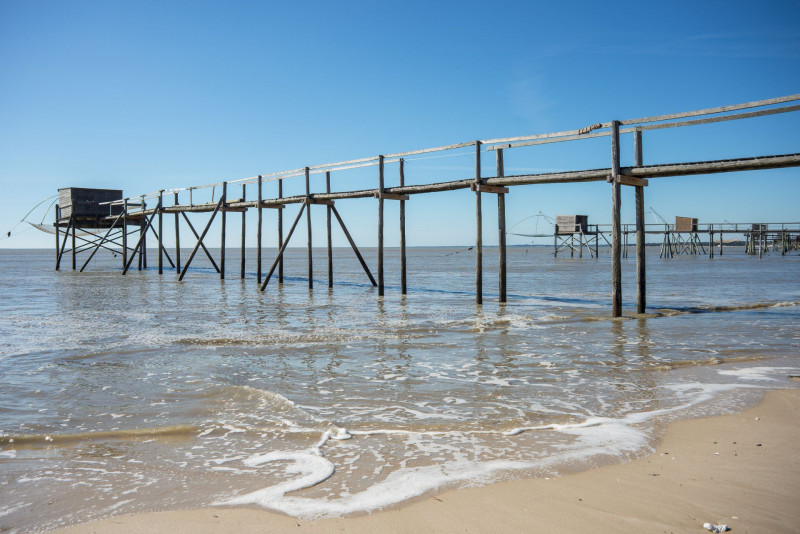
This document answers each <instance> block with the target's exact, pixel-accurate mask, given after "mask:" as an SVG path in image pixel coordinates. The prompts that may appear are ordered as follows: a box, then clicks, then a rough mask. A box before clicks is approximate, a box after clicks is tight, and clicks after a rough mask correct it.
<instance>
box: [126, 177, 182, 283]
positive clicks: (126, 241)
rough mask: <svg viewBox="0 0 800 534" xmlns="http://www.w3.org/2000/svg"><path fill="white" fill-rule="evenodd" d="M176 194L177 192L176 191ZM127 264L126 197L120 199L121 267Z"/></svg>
mask: <svg viewBox="0 0 800 534" xmlns="http://www.w3.org/2000/svg"><path fill="white" fill-rule="evenodd" d="M176 194H177V193H176ZM127 264H128V199H127V198H126V199H123V201H122V268H123V269H124V268H125V265H127Z"/></svg>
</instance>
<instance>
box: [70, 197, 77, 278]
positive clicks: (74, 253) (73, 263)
mask: <svg viewBox="0 0 800 534" xmlns="http://www.w3.org/2000/svg"><path fill="white" fill-rule="evenodd" d="M72 210H73V215H72V217H71V219H72V270H73V271H74V270H75V269H77V268H78V265H77V262H78V259H77V257H76V254H77V251H76V250H75V232H76V231H77V229H76V228H75V227H76V226H77V223H76V221H75V214H74V213H75V206H72Z"/></svg>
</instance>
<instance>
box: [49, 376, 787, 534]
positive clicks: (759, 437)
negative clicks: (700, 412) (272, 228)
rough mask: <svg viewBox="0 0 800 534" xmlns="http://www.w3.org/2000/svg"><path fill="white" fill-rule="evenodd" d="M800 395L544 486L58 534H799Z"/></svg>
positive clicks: (678, 433) (139, 518)
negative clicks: (349, 509)
mask: <svg viewBox="0 0 800 534" xmlns="http://www.w3.org/2000/svg"><path fill="white" fill-rule="evenodd" d="M798 443H800V390H780V391H773V392H769V393H768V394H767V395H766V397H765V398H764V400H763V401H762V402H761V403H760V404H759V405H758V406H756V407H754V408H751V409H749V410H747V411H745V412H744V413H741V414H735V415H725V416H718V417H712V418H706V419H695V420H689V421H680V422H677V423H674V424H672V425H670V426H669V428H668V430H667V433H666V435H665V437H664V439H663V441H662V443H661V444H660V445H659V446H658V448H657V450H656V451H655V452H654V453H653V454H651V455H650V456H648V457H646V458H642V459H640V460H635V461H632V462H628V463H624V464H618V465H611V466H606V467H601V468H598V469H594V470H590V471H584V472H581V473H576V474H570V475H566V476H563V477H558V478H551V479H526V480H514V481H508V482H502V483H498V484H494V485H491V486H485V487H479V488H468V489H462V490H455V491H445V492H442V493H440V494H437V495H436V496H433V497H429V498H427V499H425V500H423V501H419V502H414V503H411V504H407V505H405V506H402V505H401V506H399V507H396V508H391V509H388V510H384V511H381V512H377V513H373V514H370V515H363V516H358V517H350V518H337V519H326V520H321V521H314V522H306V521H300V520H297V519H294V518H291V517H287V516H284V515H280V514H276V513H271V512H267V511H262V510H256V509H225V508H213V507H209V508H205V509H200V510H186V511H177V512H158V513H147V514H136V515H131V516H121V517H113V518H109V519H105V520H103V521H98V522H92V523H86V524H83V525H78V526H74V527H70V528H67V529H62V530H59V531H57V532H62V533H73V534H77V533H95V532H116V533H134V532H135V533H141V532H153V533H155V532H158V533H161V532H163V533H169V534H179V533H184V532H185V533H216V532H237V533H239V532H244V533H247V532H253V533H255V532H259V533H261V532H270V533H282V532H293V533H302V532H354V533H362V532H363V533H371V532H548V533H570V532H579V531H581V532H593V533H620V532H630V533H634V532H635V533H640V532H659V533H660V532H706V531H705V530H704V529H703V527H702V525H703V524H704V523H712V524H720V523H724V524H727V525H728V526H729V527H730V528H731V529H732V532H733V533H734V534H737V533H747V532H752V533H756V532H758V533H763V532H770V533H773V534H777V533H784V532H785V533H790V532H791V533H793V532H797V530H798V525H800V449H799V448H798V447H799V446H798Z"/></svg>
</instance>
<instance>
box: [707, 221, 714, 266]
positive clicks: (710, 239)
mask: <svg viewBox="0 0 800 534" xmlns="http://www.w3.org/2000/svg"><path fill="white" fill-rule="evenodd" d="M708 257H709V258H710V259H713V258H714V225H713V224H709V225H708Z"/></svg>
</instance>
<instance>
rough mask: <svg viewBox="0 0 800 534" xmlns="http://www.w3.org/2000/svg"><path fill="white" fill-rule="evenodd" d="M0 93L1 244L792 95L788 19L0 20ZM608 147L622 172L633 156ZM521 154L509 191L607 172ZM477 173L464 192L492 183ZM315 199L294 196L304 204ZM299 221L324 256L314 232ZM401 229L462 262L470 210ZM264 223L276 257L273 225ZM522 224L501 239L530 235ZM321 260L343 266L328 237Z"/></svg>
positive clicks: (40, 243)
mask: <svg viewBox="0 0 800 534" xmlns="http://www.w3.org/2000/svg"><path fill="white" fill-rule="evenodd" d="M0 80H2V83H0V117H1V118H2V120H0V183H2V186H3V191H4V192H3V195H2V197H0V230H2V233H3V234H5V232H6V231H8V230H10V229H11V228H12V227H14V225H15V224H16V223H17V222H18V221H19V220H20V219H22V217H23V216H24V215H25V213H26V212H27V211H28V210H29V209H30V208H32V207H33V206H34V205H35V204H36V203H37V202H39V201H41V200H43V199H45V198H47V197H49V196H51V195H54V194H55V193H56V191H57V189H58V188H59V187H67V186H75V187H107V188H120V189H124V191H125V194H126V195H129V196H134V195H139V194H143V193H148V192H151V191H154V190H158V189H162V188H164V189H168V188H173V187H185V186H190V185H201V184H207V183H212V182H218V181H222V180H235V179H239V178H245V177H249V176H254V175H257V174H259V173H262V174H266V173H269V172H274V171H279V170H285V169H293V168H298V167H303V166H305V165H315V164H320V163H326V162H332V161H339V160H347V159H353V158H360V157H367V156H374V155H377V154H381V153H390V152H397V151H403V150H412V149H417V148H424V147H429V146H438V145H444V144H450V143H457V142H461V141H469V140H474V139H487V138H494V137H506V136H516V135H526V134H535V133H543V132H548V131H558V130H565V129H573V128H581V127H583V126H586V125H589V124H592V123H596V122H602V121H608V120H611V119H627V118H635V117H643V116H648V115H655V114H661V113H671V112H678V111H686V110H692V109H700V108H705V107H713V106H718V105H725V104H734V103H739V102H747V101H751V100H759V99H764V98H771V97H775V96H783V95H790V94H795V93H800V6H799V5H798V4H797V2H790V1H763V2H758V3H756V2H737V1H728V2H698V1H695V2H664V3H650V2H613V3H602V2H572V3H559V4H558V5H557V3H555V2H546V3H545V2H530V1H526V2H498V3H495V4H491V3H485V2H481V3H478V2H468V1H462V2H391V3H390V2H380V3H378V2H336V3H334V2H306V3H288V2H281V3H278V2H230V1H229V2H202V1H195V2H175V1H166V2H149V1H137V2H123V1H117V2H107V1H102V2H88V1H76V2H42V1H8V0H0ZM799 119H800V114H798V113H794V114H787V115H782V116H779V117H769V118H759V119H753V120H749V121H737V122H735V123H725V124H723V125H713V126H702V127H696V128H693V129H692V130H691V131H690V132H678V131H675V130H670V131H664V132H656V133H652V134H651V135H650V134H649V133H648V134H647V135H646V138H645V163H656V162H670V161H681V160H708V159H715V158H723V157H739V156H749V155H759V154H770V153H789V152H798V151H800V146H799V145H798V142H797V140H798V139H800V136H798V134H797V131H798V128H797V127H798V122H799ZM622 143H623V145H622V146H623V164H625V163H626V162H628V163H630V162H631V160H632V150H631V148H632V140H630V139H628V138H623V140H622ZM526 150H527V152H520V154H519V155H517V153H516V152H510V153H508V154H507V155H506V172H507V174H513V173H521V172H531V171H534V172H535V171H543V170H550V169H572V168H582V167H590V168H591V167H606V166H608V161H609V150H608V140H607V138H604V139H600V140H597V142H594V141H592V142H589V141H584V142H581V143H577V144H576V143H565V144H562V145H545V146H541V147H534V148H532V149H526ZM469 152H470V151H469V150H466V151H464V155H460V156H459V155H457V156H453V157H449V158H439V159H419V160H414V161H409V162H408V163H407V176H408V179H409V181H418V182H421V181H426V180H434V181H435V180H438V179H439V178H441V179H452V178H467V177H469V176H471V173H472V168H473V163H472V159H471V155H470V154H469ZM490 156H491V155H487V156H486V157H485V165H484V169H485V171H484V172H485V174H492V170H493V168H494V163H493V162H492V161H491V160H490ZM394 172H396V170H391V169H389V170H388V171H387V173H389V174H388V176H389V178H388V180H387V183H388V184H390V185H391V184H392V183H394V182H393V181H392V180H395V179H396V177H395V175H394V174H392V173H394ZM799 177H800V170H797V169H782V170H773V171H764V172H751V173H739V174H725V175H715V176H704V177H685V178H673V179H663V180H658V181H656V180H652V181H651V186H650V187H649V188H648V189H647V190H646V200H645V203H646V206H648V208H649V207H650V206H652V207H654V208H655V209H656V210H657V211H658V212H660V213H661V214H662V215H664V216H665V217H666V218H668V219H672V218H673V217H674V216H675V215H689V216H694V217H698V218H699V219H700V220H701V222H703V221H706V222H712V221H713V222H720V221H723V220H728V221H734V220H739V221H744V222H748V221H797V220H800V213H798V210H797V202H796V199H797V197H798V193H800V185H799V184H800V181H798V178H799ZM300 182H302V179H299V180H298V183H297V185H292V184H287V186H286V187H287V190H289V191H292V190H293V188H294V187H297V186H299V185H300ZM370 182H375V183H376V182H377V171H376V170H375V169H374V168H371V169H368V170H365V171H358V172H355V171H353V172H350V173H341V175H339V174H334V176H333V187H334V189H339V190H342V189H348V188H349V187H351V186H355V185H358V184H367V183H370ZM323 186H324V183H323V182H322V178H321V177H319V176H316V177H314V179H313V181H312V187H313V188H317V190H320V189H319V188H322V187H323ZM266 191H267V194H269V193H270V192H271V191H272V190H271V189H269V188H267V190H266ZM777 192H779V194H776V193H777ZM254 194H255V189H254V188H253V189H250V190H249V191H248V195H254ZM251 198H252V197H251ZM623 201H624V202H625V205H624V208H623V214H622V218H623V222H633V220H634V219H633V217H634V215H633V196H632V193H630V192H626V195H625V197H624V199H623ZM507 204H508V208H507V211H508V213H507V219H508V223H509V226H511V225H513V224H515V223H517V222H518V221H519V220H521V219H523V218H525V217H529V216H531V215H535V214H536V213H538V212H539V211H541V212H543V213H545V214H547V215H549V216H555V215H556V214H561V213H585V214H588V215H589V217H590V222H591V223H608V222H610V217H611V214H610V210H611V205H610V191H609V187H608V186H607V185H606V184H599V183H598V184H572V185H563V186H561V185H559V186H556V185H547V186H524V187H518V188H514V189H512V194H510V195H509V196H508V200H507ZM485 205H486V206H487V207H486V212H487V213H486V220H487V223H486V224H485V236H486V237H485V242H486V243H489V244H491V243H496V241H497V236H496V234H497V231H496V226H494V225H493V222H494V219H493V218H492V217H493V211H492V210H493V209H494V207H493V206H494V199H493V198H492V197H491V196H487V197H486V200H485ZM337 207H338V208H339V210H340V211H341V213H342V215H343V217H344V218H345V221H346V222H349V223H350V226H351V231H352V232H353V233H354V235H355V237H356V241H357V242H358V243H359V244H360V245H362V246H374V244H375V235H376V229H375V221H376V218H377V205H376V202H375V201H370V200H360V201H340V202H339V203H338V204H337ZM295 211H296V207H290V208H288V209H287V215H288V216H289V217H292V216H293V214H294V213H295ZM316 211H318V212H319V213H316V212H315V224H319V226H318V228H319V229H318V230H317V231H316V235H315V239H319V241H318V242H317V244H319V245H320V246H321V245H323V243H324V242H323V239H324V235H323V234H324V232H323V228H324V226H323V224H324V223H322V218H321V217H322V214H323V213H324V210H321V209H320V210H316ZM396 212H397V209H396V206H390V207H389V208H388V214H387V217H388V219H387V245H395V244H396V239H397V233H396V228H395V227H396ZM42 215H43V213H42V212H37V214H35V215H34V216H32V217H31V219H35V220H36V222H38V220H40V219H41V217H42ZM252 217H253V218H252V220H253V221H254V214H253V215H252ZM46 220H48V221H50V220H52V216H51V215H50V214H48V215H47V217H46ZM197 220H198V221H201V220H202V218H198V219H197ZM250 220H251V219H248V222H249V221H250ZM407 220H408V223H407V224H408V232H409V237H408V242H409V244H410V245H434V244H453V245H462V244H463V245H469V244H471V243H472V241H473V240H474V197H473V196H472V195H471V194H470V193H468V192H453V193H440V194H435V195H424V196H423V197H420V196H417V197H414V198H413V199H412V201H410V202H409V203H408V218H407ZM266 221H267V227H266V228H265V232H266V235H267V236H268V241H267V242H268V244H274V236H273V234H274V232H273V230H272V226H270V225H272V224H274V214H272V213H269V214H267V217H266ZM317 221H319V222H317ZM648 222H654V219H653V218H652V216H649V215H648ZM200 224H202V223H200ZM535 224H536V218H532V219H528V220H527V221H526V222H523V223H521V224H520V225H519V226H517V227H516V229H515V230H521V231H522V232H523V233H524V232H533V231H535V230H536V228H535ZM24 228H25V225H20V226H17V227H16V228H15V230H14V232H12V238H10V239H2V240H0V247H13V248H21V247H51V246H52V237H51V236H48V235H46V234H41V233H40V232H37V231H26V232H22V230H23V229H24ZM543 229H546V228H545V227H544V226H543V223H541V224H540V226H539V228H538V230H543ZM231 231H232V233H233V235H238V234H236V232H237V230H236V229H234V228H232V229H231ZM216 234H217V233H216V232H215V233H214V234H212V237H211V243H214V242H215V240H217V241H218V235H216ZM167 235H169V234H167ZM251 238H252V241H253V243H254V240H255V233H254V232H252V235H251ZM270 240H272V241H270ZM336 240H337V241H336V244H337V245H346V242H345V240H344V237H343V236H342V235H340V234H339V235H337V236H336ZM528 241H529V240H528V239H526V238H520V237H513V236H512V237H510V238H509V243H510V244H521V243H526V242H528ZM296 245H298V246H301V245H302V243H301V242H299V241H298V242H297V243H296Z"/></svg>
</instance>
